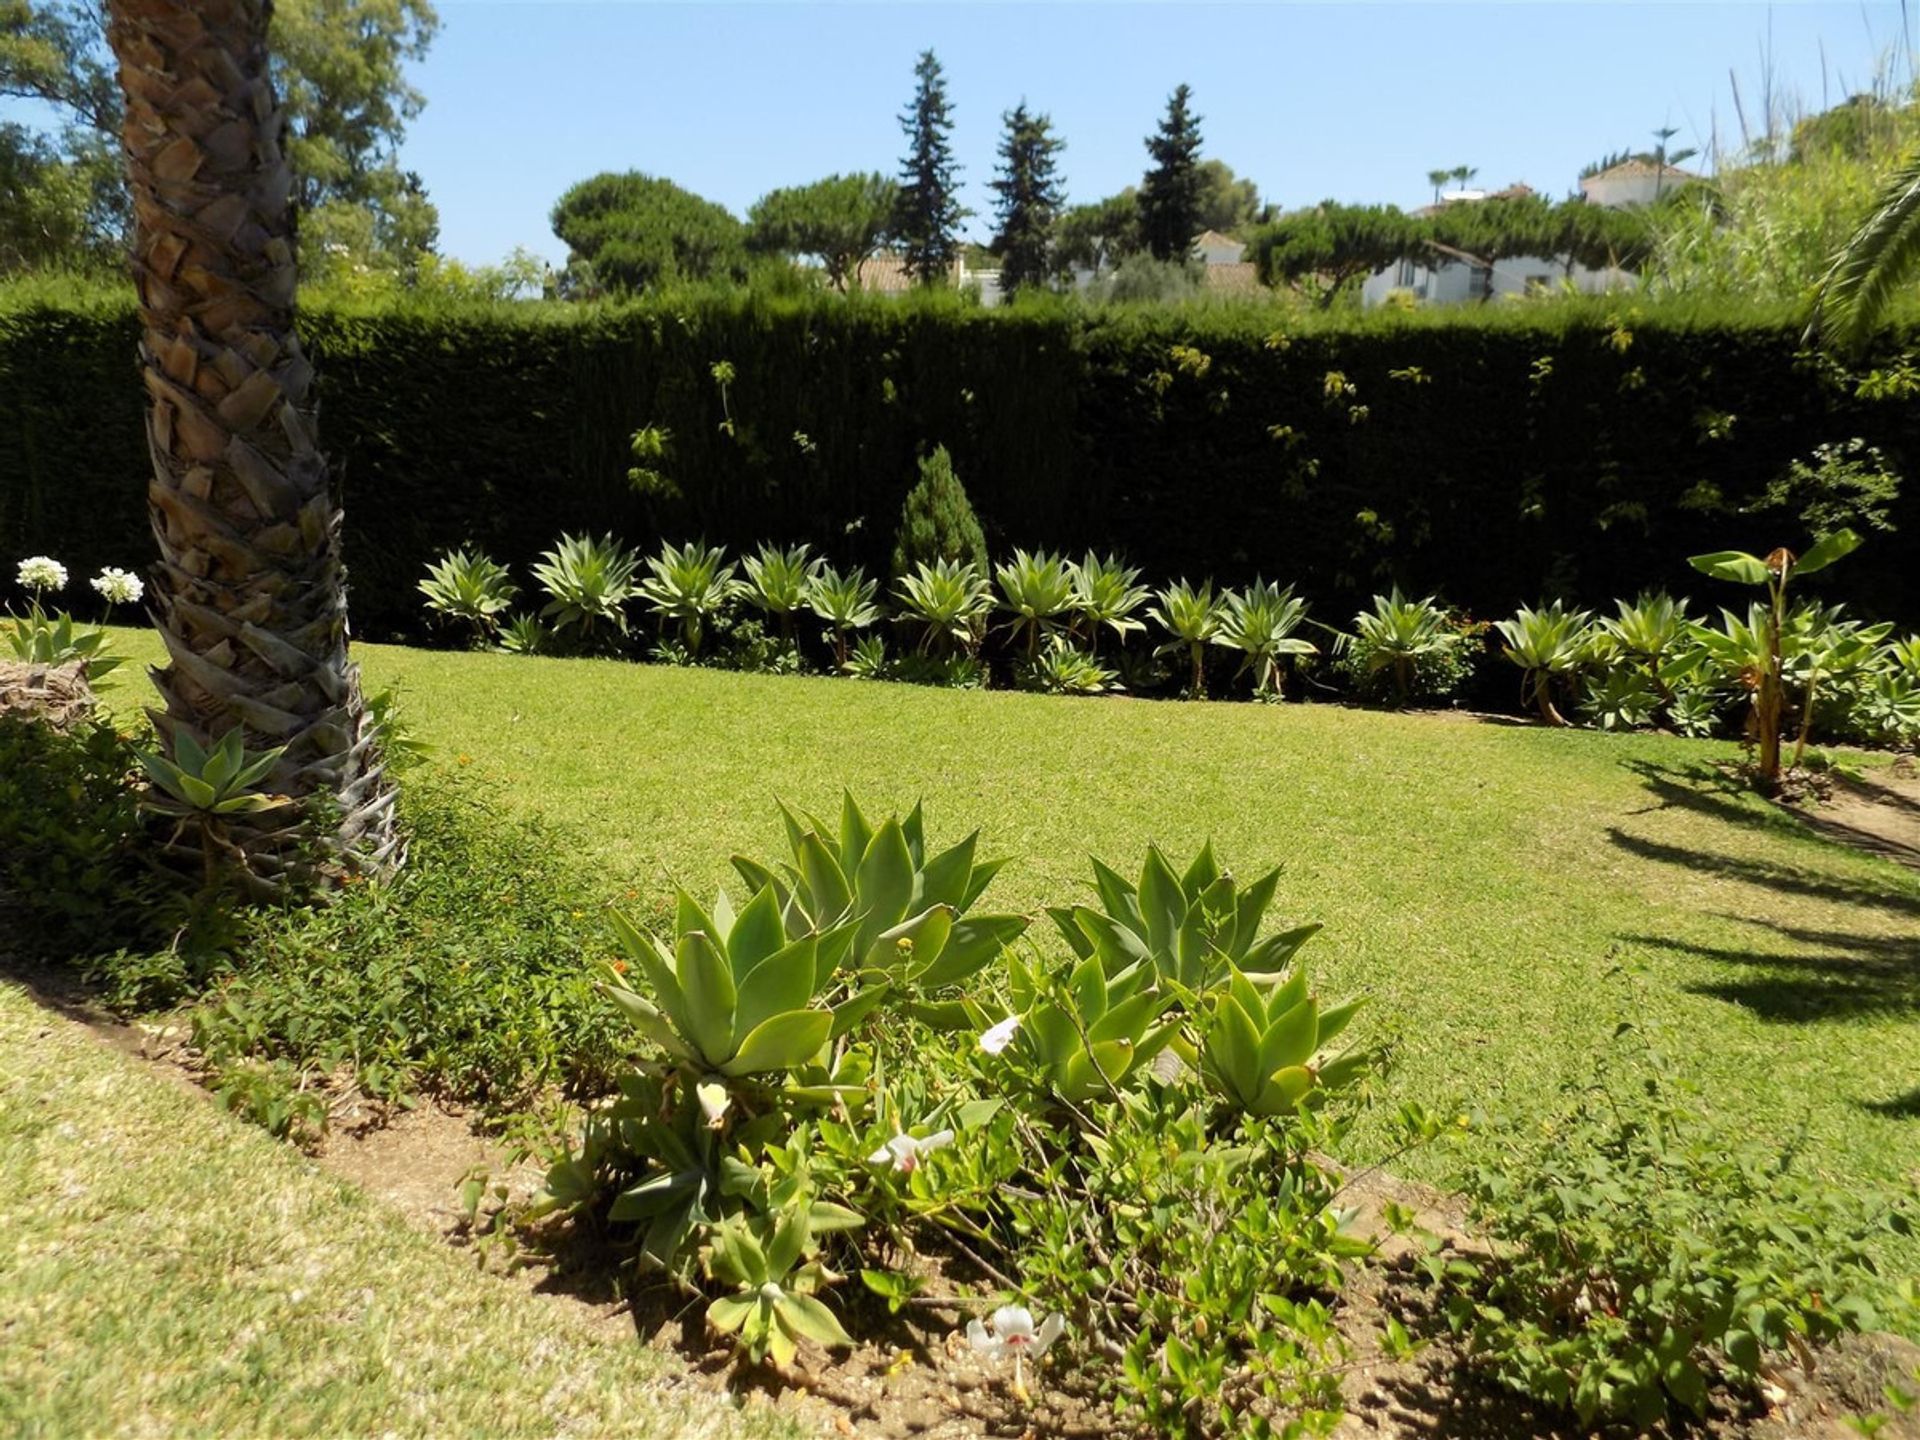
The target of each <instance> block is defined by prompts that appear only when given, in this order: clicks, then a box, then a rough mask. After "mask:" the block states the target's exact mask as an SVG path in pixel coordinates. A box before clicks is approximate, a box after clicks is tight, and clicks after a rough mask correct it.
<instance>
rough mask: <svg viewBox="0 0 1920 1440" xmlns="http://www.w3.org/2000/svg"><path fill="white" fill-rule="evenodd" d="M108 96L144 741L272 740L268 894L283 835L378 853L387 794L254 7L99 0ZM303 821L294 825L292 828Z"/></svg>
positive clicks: (263, 9) (256, 846)
mask: <svg viewBox="0 0 1920 1440" xmlns="http://www.w3.org/2000/svg"><path fill="white" fill-rule="evenodd" d="M108 8H109V11H110V14H109V19H108V31H107V34H108V40H109V43H110V44H111V45H112V47H113V52H114V55H115V57H116V59H117V60H118V62H119V70H120V87H121V89H122V91H123V92H124V93H125V95H126V101H127V107H126V118H125V123H124V128H123V131H122V141H123V143H124V146H125V150H126V157H127V175H128V180H129V182H130V184H131V187H132V191H133V204H134V241H133V257H132V265H133V278H134V283H135V285H136V287H137V288H138V290H139V295H140V321H141V332H142V333H141V343H140V355H139V359H140V371H141V378H142V380H143V381H144V382H145V385H146V391H147V401H148V406H147V434H148V440H149V448H150V450H151V452H152V458H153V473H152V476H151V478H150V479H149V481H148V487H147V506H148V513H149V516H150V518H151V520H152V522H153V532H154V538H155V539H156V540H157V541H158V542H159V547H160V563H159V565H158V566H157V567H156V568H155V569H154V572H153V584H152V585H151V586H150V588H149V592H148V593H149V594H150V596H151V597H152V602H153V613H154V619H155V623H156V625H157V626H158V628H159V631H160V636H161V638H162V639H163V640H164V641H165V643H166V647H167V654H168V660H169V663H168V664H167V666H166V668H165V669H163V670H160V671H158V672H157V673H156V674H155V676H154V681H155V684H156V686H157V687H158V688H159V691H160V694H161V698H162V700H163V701H164V702H165V713H164V714H162V713H159V712H156V713H155V716H154V719H155V722H156V724H157V725H158V727H159V729H160V732H161V739H162V744H163V746H164V747H165V748H166V749H167V750H168V752H169V753H173V752H174V751H175V747H176V743H177V738H178V737H181V736H189V737H191V738H192V739H193V740H194V741H195V742H196V743H197V744H199V745H203V746H204V745H206V744H207V743H208V742H209V741H211V740H214V739H217V738H219V737H221V736H223V735H225V734H226V733H227V732H228V731H230V730H232V729H234V728H235V727H240V728H241V729H242V733H243V735H244V736H245V737H246V739H247V741H248V743H249V744H254V743H258V744H259V745H260V746H261V748H263V749H265V748H278V747H282V746H284V747H285V750H284V753H283V755H282V757H281V759H280V761H279V763H278V765H277V766H276V767H275V769H274V771H273V773H272V775H271V776H270V777H269V779H268V781H267V784H268V786H269V787H270V788H271V789H273V790H276V791H278V792H280V793H284V794H287V795H292V796H295V797H298V798H303V799H310V800H311V801H312V802H313V803H312V804H309V805H308V806H306V807H305V813H306V814H307V816H308V817H309V821H308V823H307V824H306V825H304V826H297V827H288V828H286V829H283V830H282V831H280V832H279V833H277V834H275V833H270V832H269V831H267V830H264V829H263V830H261V831H259V832H256V833H253V834H251V835H247V836H243V837H236V838H239V839H240V841H241V847H240V848H241V850H242V852H243V853H244V857H245V862H246V869H247V871H248V875H247V877H246V878H247V880H248V882H249V888H250V889H252V890H254V891H256V892H259V891H265V892H268V893H279V892H282V891H284V890H285V888H286V884H285V882H286V881H287V879H288V878H289V877H290V875H291V872H292V870H293V867H294V865H295V861H296V856H297V854H298V853H299V851H300V849H301V847H302V843H303V842H304V843H305V844H310V845H317V847H318V849H319V851H320V852H321V854H322V855H323V857H325V860H326V862H327V863H325V864H323V865H322V866H321V867H320V868H321V870H322V871H323V872H324V873H325V874H326V875H329V876H333V875H338V874H341V873H344V872H345V871H346V870H349V869H367V868H377V867H380V866H384V865H385V864H387V863H389V862H390V861H391V860H392V859H393V858H394V856H395V855H396V853H397V845H396V837H395V830H394V822H393V787H392V785H391V784H390V783H389V782H388V780H387V779H386V778H385V774H384V771H383V768H382V765H381V761H380V758H379V751H378V746H377V743H376V735H375V731H374V727H373V726H372V725H371V724H370V723H369V721H368V717H367V713H366V708H365V706H364V704H363V703H362V700H361V695H360V684H359V673H358V670H357V669H356V667H355V666H354V665H352V664H351V663H350V662H349V660H348V657H347V605H346V587H345V576H344V572H343V571H342V568H341V562H340V509H339V505H338V503H337V501H336V498H335V492H334V487H333V483H332V481H331V478H330V476H329V473H328V469H327V463H326V460H325V458H324V457H323V456H322V455H321V453H320V450H319V448H318V444H317V440H316V433H315V425H314V413H313V402H312V398H311V393H310V392H311V389H312V385H313V368H312V366H311V365H309V364H308V362H307V360H306V357H305V356H304V355H303V354H302V353H301V350H300V342H299V339H298V338H297V336H296V335H295V333H294V229H293V212H292V209H291V204H290V195H289V179H290V175H289V170H288V167H287V160H286V156H285V154H284V152H283V151H282V149H281V139H282V134H283V129H284V125H283V116H282V112H281V110H280V107H279V104H278V102H277V100H276V99H275V97H274V94H273V88H272V83H271V80H270V78H269V75H268V69H267V21H268V17H269V15H270V13H271V10H272V4H271V0H112V3H111V4H110V5H109V7H108ZM302 831H305V832H308V833H306V834H304V835H303V834H302V833H301V832H302Z"/></svg>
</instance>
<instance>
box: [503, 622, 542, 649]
mask: <svg viewBox="0 0 1920 1440" xmlns="http://www.w3.org/2000/svg"><path fill="white" fill-rule="evenodd" d="M546 648H547V630H546V627H545V626H544V625H542V624H541V623H540V617H539V616H538V615H525V614H522V615H510V616H508V617H507V623H506V624H504V625H502V626H501V627H500V642H499V649H500V653H501V654H503V655H538V654H540V653H541V652H542V651H543V650H545V649H546Z"/></svg>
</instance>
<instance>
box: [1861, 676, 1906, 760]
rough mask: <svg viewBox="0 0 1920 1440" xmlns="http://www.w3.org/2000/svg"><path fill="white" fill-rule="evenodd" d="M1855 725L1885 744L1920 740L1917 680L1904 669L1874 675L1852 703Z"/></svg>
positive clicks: (1902, 743)
mask: <svg viewBox="0 0 1920 1440" xmlns="http://www.w3.org/2000/svg"><path fill="white" fill-rule="evenodd" d="M1853 715H1854V723H1855V725H1856V726H1857V728H1858V729H1859V730H1861V731H1863V732H1864V733H1865V734H1867V735H1868V736H1870V737H1871V738H1872V739H1875V740H1878V741H1880V742H1881V743H1882V744H1886V745H1911V744H1913V743H1914V742H1915V741H1916V740H1920V680H1915V679H1914V678H1913V677H1912V676H1911V675H1908V674H1907V673H1905V672H1904V671H1899V670H1896V671H1893V672H1891V673H1889V674H1884V675H1876V676H1874V677H1873V679H1872V680H1871V681H1870V682H1869V683H1868V684H1867V685H1866V686H1864V687H1863V688H1862V690H1861V692H1860V694H1859V696H1858V697H1857V698H1856V699H1855V700H1854V704H1853Z"/></svg>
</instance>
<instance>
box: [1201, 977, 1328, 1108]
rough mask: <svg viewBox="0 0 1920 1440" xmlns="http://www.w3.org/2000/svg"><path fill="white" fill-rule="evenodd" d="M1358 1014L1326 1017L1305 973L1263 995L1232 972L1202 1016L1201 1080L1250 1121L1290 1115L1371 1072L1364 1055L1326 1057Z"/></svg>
mask: <svg viewBox="0 0 1920 1440" xmlns="http://www.w3.org/2000/svg"><path fill="white" fill-rule="evenodd" d="M1359 1008H1360V1002H1358V1001H1350V1002H1349V1003H1347V1004H1345V1005H1336V1006H1331V1007H1329V1008H1328V1009H1326V1010H1324V1011H1323V1010H1322V1009H1321V1008H1320V1006H1319V1003H1318V1002H1317V1001H1316V1000H1315V999H1314V998H1313V996H1311V995H1310V994H1308V993H1307V972H1306V970H1305V968H1304V967H1301V966H1295V967H1294V970H1293V973H1292V974H1291V975H1289V976H1288V977H1287V979H1286V981H1285V983H1284V984H1275V985H1270V986H1268V987H1266V988H1264V989H1263V988H1262V987H1261V986H1259V985H1256V984H1255V983H1254V982H1253V980H1252V979H1251V978H1249V977H1248V976H1246V975H1243V974H1242V973H1241V972H1240V971H1238V970H1236V969H1232V968H1231V967H1230V968H1229V971H1228V975H1227V984H1226V986H1225V987H1224V988H1222V989H1220V990H1218V991H1216V992H1215V993H1214V994H1213V995H1212V996H1211V997H1210V999H1209V1001H1208V1003H1207V1005H1206V1007H1205V1010H1204V1015H1205V1020H1204V1028H1203V1033H1202V1039H1201V1045H1200V1073H1201V1075H1202V1077H1203V1078H1205V1080H1206V1081H1207V1083H1208V1084H1209V1085H1210V1086H1211V1087H1212V1088H1214V1089H1215V1090H1217V1091H1218V1092H1219V1093H1220V1094H1221V1095H1222V1096H1224V1097H1225V1098H1226V1099H1227V1100H1228V1101H1230V1102H1231V1103H1232V1104H1234V1105H1236V1106H1238V1107H1239V1108H1240V1109H1242V1110H1244V1111H1246V1112H1247V1113H1248V1114H1250V1115H1288V1114H1291V1113H1293V1112H1294V1111H1295V1110H1297V1109H1298V1108H1299V1107H1300V1106H1301V1105H1302V1104H1305V1103H1307V1102H1309V1101H1310V1100H1312V1099H1313V1098H1314V1097H1316V1096H1317V1095H1319V1094H1323V1093H1325V1092H1327V1091H1329V1090H1335V1089H1338V1088H1339V1087H1341V1086H1343V1085H1345V1084H1348V1083H1349V1082H1351V1081H1352V1080H1353V1079H1354V1078H1355V1077H1357V1076H1358V1075H1359V1074H1360V1072H1361V1070H1362V1069H1364V1068H1365V1064H1366V1057H1365V1056H1363V1055H1360V1054H1346V1055H1340V1056H1332V1055H1329V1054H1328V1053H1327V1047H1328V1046H1330V1045H1331V1044H1332V1043H1333V1042H1334V1041H1335V1040H1336V1039H1338V1038H1339V1036H1340V1034H1341V1033H1342V1032H1343V1031H1344V1030H1345V1029H1346V1028H1347V1023H1348V1021H1350V1020H1351V1019H1352V1018H1353V1015H1354V1012H1355V1011H1356V1010H1358V1009H1359Z"/></svg>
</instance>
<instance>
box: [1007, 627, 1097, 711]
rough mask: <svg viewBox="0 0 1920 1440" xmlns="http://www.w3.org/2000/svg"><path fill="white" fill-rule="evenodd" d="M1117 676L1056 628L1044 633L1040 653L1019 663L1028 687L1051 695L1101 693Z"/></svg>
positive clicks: (1023, 679) (1022, 678) (1023, 680)
mask: <svg viewBox="0 0 1920 1440" xmlns="http://www.w3.org/2000/svg"><path fill="white" fill-rule="evenodd" d="M1117 678H1118V677H1117V676H1116V674H1115V672H1113V671H1112V670H1109V669H1108V668H1107V667H1106V666H1104V665H1102V664H1101V663H1100V662H1099V660H1097V659H1096V658H1094V656H1093V655H1092V654H1091V653H1089V652H1088V651H1085V650H1082V649H1081V648H1080V647H1079V646H1077V645H1075V644H1074V643H1073V642H1072V641H1071V640H1069V639H1068V638H1067V637H1066V636H1065V635H1062V634H1059V633H1057V632H1056V633H1055V634H1053V635H1050V636H1048V637H1047V645H1046V648H1045V649H1044V650H1042V651H1041V652H1040V653H1039V655H1037V656H1036V657H1035V658H1034V659H1032V660H1030V661H1028V662H1026V664H1025V665H1024V666H1022V667H1021V680H1022V682H1023V683H1024V684H1025V685H1026V686H1027V687H1028V688H1030V689H1034V690H1043V691H1045V692H1046V693H1048V694H1050V695H1103V694H1105V693H1106V692H1107V691H1109V690H1111V689H1113V688H1114V685H1115V684H1116V682H1117Z"/></svg>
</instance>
